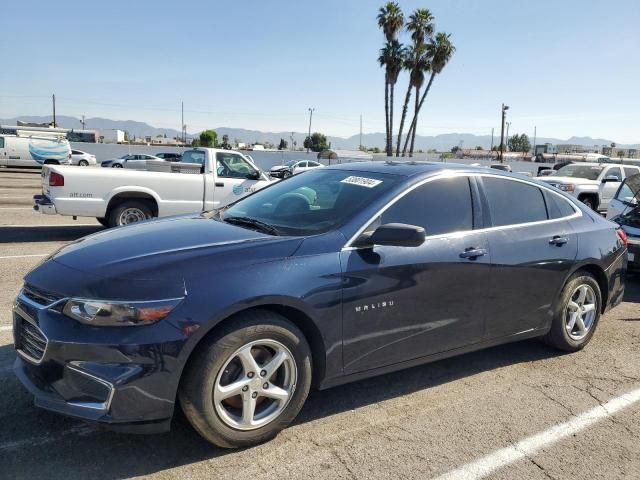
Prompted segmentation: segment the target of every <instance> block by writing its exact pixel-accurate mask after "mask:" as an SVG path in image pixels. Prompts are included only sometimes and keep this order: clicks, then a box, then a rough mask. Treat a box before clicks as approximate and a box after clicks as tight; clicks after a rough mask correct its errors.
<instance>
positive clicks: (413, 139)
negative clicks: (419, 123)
mask: <svg viewBox="0 0 640 480" xmlns="http://www.w3.org/2000/svg"><path fill="white" fill-rule="evenodd" d="M419 98H420V87H416V100H415V106H414V107H413V116H414V117H415V118H418V99H419ZM415 141H416V128H415V126H414V128H413V129H412V130H411V147H410V148H409V156H410V157H413V145H414V143H415Z"/></svg>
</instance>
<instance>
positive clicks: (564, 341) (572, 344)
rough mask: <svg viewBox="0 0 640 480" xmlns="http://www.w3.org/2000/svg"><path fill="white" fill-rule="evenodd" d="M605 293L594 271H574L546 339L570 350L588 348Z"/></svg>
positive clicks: (563, 348)
mask: <svg viewBox="0 0 640 480" xmlns="http://www.w3.org/2000/svg"><path fill="white" fill-rule="evenodd" d="M601 307H602V293H601V292H600V286H599V285H598V282H597V281H596V279H595V278H594V277H593V275H591V274H590V273H587V272H583V271H578V272H576V273H574V274H573V275H572V276H571V277H570V278H569V280H568V281H567V283H566V284H565V286H564V288H563V289H562V294H561V296H560V299H559V301H558V304H557V305H556V307H555V311H554V316H553V322H552V324H551V330H550V331H549V333H548V334H547V335H546V336H545V337H544V340H545V341H546V342H547V343H548V344H549V345H551V346H554V347H556V348H558V349H560V350H565V351H568V352H575V351H577V350H581V349H582V348H584V347H585V346H586V345H587V344H588V343H589V341H590V340H591V337H593V334H594V332H595V330H596V327H597V325H598V321H599V320H600V312H601V310H602V308H601Z"/></svg>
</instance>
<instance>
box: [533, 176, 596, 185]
mask: <svg viewBox="0 0 640 480" xmlns="http://www.w3.org/2000/svg"><path fill="white" fill-rule="evenodd" d="M538 180H540V181H541V182H545V183H557V184H561V183H564V184H567V183H569V184H573V185H598V184H599V182H598V181H597V180H587V179H586V178H578V177H556V176H555V175H549V176H548V177H541V178H538Z"/></svg>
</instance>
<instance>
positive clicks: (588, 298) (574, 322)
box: [565, 284, 597, 340]
mask: <svg viewBox="0 0 640 480" xmlns="http://www.w3.org/2000/svg"><path fill="white" fill-rule="evenodd" d="M596 299H597V297H596V294H595V292H594V291H593V288H592V287H591V286H590V285H586V284H582V285H579V286H578V287H577V288H576V289H575V290H574V291H573V294H572V295H571V299H570V300H569V303H568V304H567V308H566V310H565V329H566V330H567V334H568V335H569V337H570V338H571V339H572V340H582V339H583V338H584V337H586V336H587V334H588V333H589V331H590V330H591V327H593V322H594V321H595V318H596V313H597V312H596V308H597V300H596Z"/></svg>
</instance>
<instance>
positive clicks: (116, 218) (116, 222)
mask: <svg viewBox="0 0 640 480" xmlns="http://www.w3.org/2000/svg"><path fill="white" fill-rule="evenodd" d="M127 209H131V210H137V211H139V217H140V218H139V220H135V221H130V222H126V223H123V222H122V219H121V216H122V214H123V212H124V211H125V210H127ZM143 217H144V218H143ZM107 218H108V219H109V220H108V226H109V227H121V226H123V225H129V224H131V223H135V222H136V221H142V220H148V219H150V218H153V212H152V211H151V208H150V207H149V204H147V203H146V202H144V201H140V200H124V201H122V202H121V203H119V204H118V205H117V206H116V207H114V208H112V209H111V210H110V211H109V213H108V215H107ZM98 221H100V220H98Z"/></svg>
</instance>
